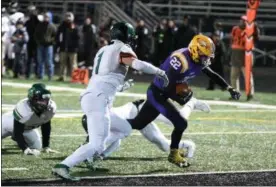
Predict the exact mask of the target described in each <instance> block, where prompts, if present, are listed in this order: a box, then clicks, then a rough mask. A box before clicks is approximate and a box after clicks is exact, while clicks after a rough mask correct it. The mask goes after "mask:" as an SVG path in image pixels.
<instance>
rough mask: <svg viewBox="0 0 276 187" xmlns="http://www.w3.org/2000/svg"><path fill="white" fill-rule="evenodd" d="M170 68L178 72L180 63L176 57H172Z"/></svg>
mask: <svg viewBox="0 0 276 187" xmlns="http://www.w3.org/2000/svg"><path fill="white" fill-rule="evenodd" d="M170 64H171V66H172V67H173V69H175V70H178V69H179V68H180V67H181V62H179V60H178V59H177V58H176V57H173V58H172V59H171V61H170Z"/></svg>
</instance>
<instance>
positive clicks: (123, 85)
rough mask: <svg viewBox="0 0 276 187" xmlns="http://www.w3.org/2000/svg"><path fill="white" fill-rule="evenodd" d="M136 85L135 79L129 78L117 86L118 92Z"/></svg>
mask: <svg viewBox="0 0 276 187" xmlns="http://www.w3.org/2000/svg"><path fill="white" fill-rule="evenodd" d="M133 85H134V82H133V79H128V80H127V81H125V82H124V84H122V85H120V86H119V87H118V88H117V91H118V92H124V91H126V90H128V89H129V88H131V87H132V86H133Z"/></svg>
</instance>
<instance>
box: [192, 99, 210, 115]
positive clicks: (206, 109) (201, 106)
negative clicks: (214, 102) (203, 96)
mask: <svg viewBox="0 0 276 187" xmlns="http://www.w3.org/2000/svg"><path fill="white" fill-rule="evenodd" d="M195 109H196V110H200V111H203V112H206V113H209V112H211V108H210V106H209V105H208V104H207V103H205V102H203V101H201V100H196V102H195Z"/></svg>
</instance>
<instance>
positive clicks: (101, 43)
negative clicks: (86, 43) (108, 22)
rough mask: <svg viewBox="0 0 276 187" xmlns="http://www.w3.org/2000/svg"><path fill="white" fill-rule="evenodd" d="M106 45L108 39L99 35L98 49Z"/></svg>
mask: <svg viewBox="0 0 276 187" xmlns="http://www.w3.org/2000/svg"><path fill="white" fill-rule="evenodd" d="M106 45H108V41H107V40H106V39H105V38H103V37H100V40H99V44H98V46H99V47H98V49H100V48H102V47H104V46H106Z"/></svg>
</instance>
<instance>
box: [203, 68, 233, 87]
mask: <svg viewBox="0 0 276 187" xmlns="http://www.w3.org/2000/svg"><path fill="white" fill-rule="evenodd" d="M202 72H203V73H205V74H206V75H207V76H208V77H209V78H210V79H212V81H214V82H215V83H217V84H218V85H219V86H221V87H222V88H227V87H228V86H229V84H228V83H227V82H226V81H225V80H224V79H223V78H222V77H221V76H220V75H218V74H217V73H216V72H214V71H213V70H212V69H211V68H210V67H205V68H204V69H202Z"/></svg>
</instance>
